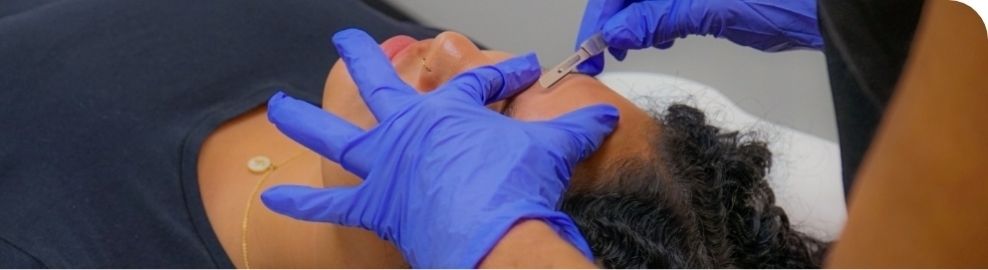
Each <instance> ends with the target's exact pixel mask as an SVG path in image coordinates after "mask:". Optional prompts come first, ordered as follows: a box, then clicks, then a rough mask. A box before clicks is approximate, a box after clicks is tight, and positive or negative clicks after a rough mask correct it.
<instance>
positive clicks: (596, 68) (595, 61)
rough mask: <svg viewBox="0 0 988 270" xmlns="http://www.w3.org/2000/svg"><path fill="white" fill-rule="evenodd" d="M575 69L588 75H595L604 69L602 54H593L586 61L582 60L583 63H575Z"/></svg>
mask: <svg viewBox="0 0 988 270" xmlns="http://www.w3.org/2000/svg"><path fill="white" fill-rule="evenodd" d="M576 71H579V72H580V73H583V74H587V75H590V76H597V74H600V73H601V72H603V71H604V55H603V54H598V55H594V56H592V57H590V59H587V61H583V63H580V64H579V65H576Z"/></svg>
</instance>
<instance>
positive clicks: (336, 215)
mask: <svg viewBox="0 0 988 270" xmlns="http://www.w3.org/2000/svg"><path fill="white" fill-rule="evenodd" d="M359 191H360V188H355V187H338V188H313V187H307V186H299V185H279V186H274V187H272V188H269V189H268V190H265V191H264V192H262V193H261V202H264V206H267V207H268V209H271V211H274V212H276V213H278V214H282V215H286V216H289V217H291V218H294V219H300V220H306V221H318V222H329V223H334V224H339V225H343V226H351V227H362V228H363V226H362V225H363V224H360V223H361V222H360V221H359V220H358V219H357V218H354V217H351V215H348V213H360V212H362V211H361V209H360V208H361V205H359V200H358V199H357V195H358V192H359ZM364 229H370V228H364Z"/></svg>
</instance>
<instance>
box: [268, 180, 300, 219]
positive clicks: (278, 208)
mask: <svg viewBox="0 0 988 270" xmlns="http://www.w3.org/2000/svg"><path fill="white" fill-rule="evenodd" d="M291 190H292V188H291V187H289V186H274V187H271V188H269V189H267V190H265V191H263V192H261V196H260V197H261V203H263V204H264V206H266V207H267V208H268V209H271V211H274V212H277V213H280V214H283V215H291V214H292V212H293V211H289V210H290V209H293V207H292V206H294V205H295V203H294V202H293V200H292V196H291V194H292V192H291Z"/></svg>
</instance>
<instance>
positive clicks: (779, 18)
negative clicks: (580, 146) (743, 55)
mask: <svg viewBox="0 0 988 270" xmlns="http://www.w3.org/2000/svg"><path fill="white" fill-rule="evenodd" d="M596 32H603V35H604V41H606V42H607V44H608V45H610V47H609V48H608V50H609V51H610V53H611V55H613V56H614V58H616V59H618V61H623V60H624V58H625V56H626V55H627V53H628V51H627V50H629V49H644V48H648V47H655V48H660V49H667V48H669V47H671V46H672V43H673V40H675V39H676V38H683V37H686V36H687V35H701V36H705V35H714V36H715V37H725V38H727V39H728V40H731V41H733V42H734V43H737V44H739V45H743V46H749V47H752V48H755V49H759V50H762V51H766V52H777V51H784V50H789V49H794V48H806V49H817V50H820V49H822V48H823V38H821V37H820V29H819V28H818V25H817V13H816V0H589V1H588V2H587V8H586V10H585V11H584V13H583V21H582V22H581V23H580V31H579V33H578V34H577V39H576V46H577V48H579V46H580V43H581V42H583V41H584V40H586V39H587V38H590V36H592V35H593V34H594V33H596ZM577 69H578V70H579V71H580V72H583V73H588V74H591V75H596V74H599V73H600V72H601V71H603V69H604V56H603V55H598V56H595V57H594V58H591V59H590V60H588V61H586V62H583V63H582V64H580V66H578V67H577Z"/></svg>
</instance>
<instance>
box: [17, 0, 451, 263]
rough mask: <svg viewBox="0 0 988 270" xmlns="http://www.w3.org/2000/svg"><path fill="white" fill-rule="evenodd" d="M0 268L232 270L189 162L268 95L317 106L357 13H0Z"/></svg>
mask: <svg viewBox="0 0 988 270" xmlns="http://www.w3.org/2000/svg"><path fill="white" fill-rule="evenodd" d="M0 16H2V17H0V268H13V267H53V268H107V267H109V268H214V267H221V268H231V267H233V264H232V263H231V262H230V260H229V258H227V256H226V254H225V253H224V251H223V249H222V247H221V246H220V244H219V241H218V240H217V239H216V236H215V235H214V233H213V231H212V228H211V227H210V224H209V221H208V219H207V217H206V214H205V210H204V208H203V206H202V199H201V198H200V195H199V186H198V183H197V179H196V177H197V169H196V163H197V162H196V160H197V158H198V154H199V149H200V147H201V145H202V142H203V141H204V140H205V138H206V137H207V136H208V135H209V134H210V133H211V132H212V131H213V130H214V129H215V128H217V127H218V126H219V125H220V124H222V123H224V122H225V121H228V120H230V119H232V118H235V117H237V116H239V115H241V114H243V113H245V112H247V111H248V110H250V109H252V108H256V107H257V106H260V105H262V104H264V102H265V101H266V100H267V98H268V97H270V96H271V95H272V94H273V93H275V92H276V91H279V90H284V91H286V92H288V93H289V94H291V95H293V96H295V97H298V98H302V99H304V100H307V101H309V102H312V103H318V102H319V101H320V100H321V95H322V89H323V85H324V81H325V78H326V75H327V74H328V72H329V68H330V67H331V66H332V64H333V63H334V61H335V60H336V59H337V58H338V56H337V54H336V52H335V49H334V47H333V46H332V43H331V37H332V35H333V34H334V33H336V32H337V31H339V30H342V29H344V28H351V27H355V28H360V29H363V30H365V31H368V32H369V33H370V34H371V35H372V36H374V37H375V38H376V39H378V41H383V40H384V39H386V38H389V37H391V36H394V35H398V34H406V35H410V36H413V37H416V38H426V37H433V36H435V35H436V34H437V33H438V31H435V30H432V29H427V28H424V27H421V26H416V25H412V24H404V23H399V22H397V21H394V20H392V19H390V18H388V17H386V16H384V15H382V14H380V13H377V12H375V11H374V10H372V9H371V8H369V7H367V6H365V5H363V4H361V3H360V2H357V1H298V0H296V1H282V0H269V1H198V0H197V1H177V0H168V1H130V0H117V1H110V0H88V1H41V0H3V1H0Z"/></svg>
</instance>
